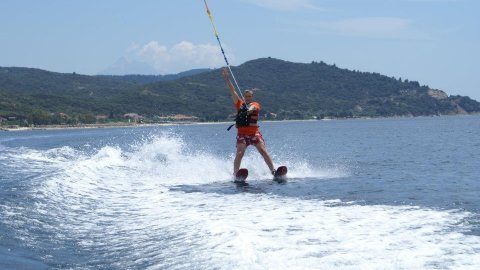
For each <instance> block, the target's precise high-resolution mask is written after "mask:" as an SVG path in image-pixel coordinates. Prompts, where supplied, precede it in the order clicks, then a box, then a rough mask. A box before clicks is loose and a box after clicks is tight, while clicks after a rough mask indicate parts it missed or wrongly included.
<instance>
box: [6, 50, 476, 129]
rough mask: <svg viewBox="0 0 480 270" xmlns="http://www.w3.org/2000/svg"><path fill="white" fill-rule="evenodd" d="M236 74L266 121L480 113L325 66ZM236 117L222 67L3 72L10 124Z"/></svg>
mask: <svg viewBox="0 0 480 270" xmlns="http://www.w3.org/2000/svg"><path fill="white" fill-rule="evenodd" d="M232 70H233V72H234V73H235V76H236V78H237V80H238V82H239V84H240V87H241V88H242V90H244V89H247V88H248V89H253V91H254V93H255V98H256V99H257V100H258V101H260V103H261V104H262V117H263V118H264V119H278V120H283V119H322V118H351V117H393V116H428V115H449V114H469V113H478V112H480V103H479V102H477V101H475V100H472V99H470V98H469V97H466V96H458V95H455V96H449V95H448V94H447V93H445V92H444V91H442V90H438V89H431V88H430V87H429V86H427V85H421V84H420V83H419V82H417V81H409V80H407V79H402V78H394V77H388V76H384V75H381V74H379V73H371V72H361V71H358V70H348V69H342V68H339V67H337V66H336V65H329V64H326V63H324V62H322V61H320V62H316V61H313V62H311V63H292V62H288V61H283V60H279V59H274V58H260V59H256V60H252V61H248V62H246V63H244V64H242V65H240V66H237V67H232ZM234 114H235V111H234V108H233V106H232V104H231V99H230V96H229V92H228V90H227V88H226V85H225V82H224V80H223V77H222V75H221V70H219V69H215V70H209V69H201V70H193V71H189V72H185V73H181V74H177V75H171V76H161V75H158V76H148V75H126V76H105V75H97V76H87V75H80V74H76V73H68V74H67V73H55V72H49V71H44V70H39V69H32V68H11V67H0V122H1V123H2V124H16V125H20V126H30V125H51V124H57V125H58V124H61V125H78V124H88V123H108V122H122V121H123V122H132V121H133V122H144V123H160V122H168V121H172V120H175V121H182V120H184V121H225V120H232V119H233V117H234ZM132 115H134V116H132Z"/></svg>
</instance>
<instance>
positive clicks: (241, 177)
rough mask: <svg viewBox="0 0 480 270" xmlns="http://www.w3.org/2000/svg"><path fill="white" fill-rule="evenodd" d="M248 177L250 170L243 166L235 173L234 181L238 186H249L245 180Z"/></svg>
mask: <svg viewBox="0 0 480 270" xmlns="http://www.w3.org/2000/svg"><path fill="white" fill-rule="evenodd" d="M247 177H248V170H247V169H245V168H242V169H240V170H238V171H237V173H236V174H235V180H234V181H233V183H235V184H237V186H242V187H243V186H248V183H247V182H246V181H245V180H246V179H247Z"/></svg>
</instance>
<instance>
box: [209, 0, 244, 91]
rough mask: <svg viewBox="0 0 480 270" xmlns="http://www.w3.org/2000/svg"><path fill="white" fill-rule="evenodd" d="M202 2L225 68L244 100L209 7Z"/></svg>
mask: <svg viewBox="0 0 480 270" xmlns="http://www.w3.org/2000/svg"><path fill="white" fill-rule="evenodd" d="M203 2H205V7H206V8H207V14H208V17H209V18H210V22H212V27H213V32H214V34H215V37H216V38H217V41H218V45H220V50H221V51H222V54H223V59H224V60H225V63H226V64H227V68H228V70H229V71H230V74H231V75H232V78H233V82H235V86H236V87H237V88H236V91H238V93H240V96H241V97H242V100H245V98H244V97H243V94H242V91H241V89H240V86H238V83H237V79H235V75H233V72H232V69H231V68H230V64H229V63H228V59H227V56H226V55H225V51H224V50H223V46H222V42H220V37H219V36H218V32H217V28H216V27H215V24H214V23H213V17H212V13H211V12H210V9H209V8H208V4H207V0H203Z"/></svg>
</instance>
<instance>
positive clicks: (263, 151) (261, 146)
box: [255, 143, 275, 172]
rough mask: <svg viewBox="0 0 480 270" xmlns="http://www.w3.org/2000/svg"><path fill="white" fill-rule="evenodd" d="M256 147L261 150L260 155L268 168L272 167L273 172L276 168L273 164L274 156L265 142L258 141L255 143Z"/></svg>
mask: <svg viewBox="0 0 480 270" xmlns="http://www.w3.org/2000/svg"><path fill="white" fill-rule="evenodd" d="M255 147H256V148H257V150H258V152H260V155H262V157H263V159H264V160H265V163H267V166H268V168H269V169H270V171H271V172H273V171H274V170H275V167H274V166H273V162H272V158H271V157H270V155H269V154H268V152H267V148H266V147H265V144H264V143H257V144H255Z"/></svg>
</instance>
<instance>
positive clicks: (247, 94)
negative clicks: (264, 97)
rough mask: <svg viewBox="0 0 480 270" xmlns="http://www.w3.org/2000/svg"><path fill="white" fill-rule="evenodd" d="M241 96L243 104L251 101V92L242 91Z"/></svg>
mask: <svg viewBox="0 0 480 270" xmlns="http://www.w3.org/2000/svg"><path fill="white" fill-rule="evenodd" d="M243 96H244V97H245V102H246V103H250V102H252V101H253V91H252V90H245V91H243Z"/></svg>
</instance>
